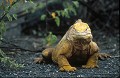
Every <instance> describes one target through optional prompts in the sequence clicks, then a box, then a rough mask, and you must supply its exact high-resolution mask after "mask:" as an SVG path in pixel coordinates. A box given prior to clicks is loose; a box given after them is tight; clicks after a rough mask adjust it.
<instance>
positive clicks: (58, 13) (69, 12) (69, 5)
mask: <svg viewBox="0 0 120 78" xmlns="http://www.w3.org/2000/svg"><path fill="white" fill-rule="evenodd" d="M47 3H49V2H46V4H47ZM52 3H54V4H55V3H61V4H62V6H63V8H61V9H60V10H59V9H55V10H53V11H50V10H48V9H47V8H46V12H47V13H46V14H42V15H41V17H40V18H41V20H42V21H44V20H46V19H54V21H55V23H56V25H57V26H60V17H63V18H70V17H71V16H73V15H74V16H76V15H77V11H76V10H77V8H78V7H79V2H78V1H72V0H65V1H63V2H62V1H60V0H58V1H55V0H53V1H52ZM47 6H48V5H46V7H47ZM54 7H55V6H54Z"/></svg>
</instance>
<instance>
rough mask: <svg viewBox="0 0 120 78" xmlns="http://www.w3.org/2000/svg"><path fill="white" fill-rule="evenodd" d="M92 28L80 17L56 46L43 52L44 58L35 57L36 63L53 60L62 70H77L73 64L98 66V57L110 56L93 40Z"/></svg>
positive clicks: (89, 66) (90, 66) (87, 66)
mask: <svg viewBox="0 0 120 78" xmlns="http://www.w3.org/2000/svg"><path fill="white" fill-rule="evenodd" d="M92 39H93V36H92V33H91V29H90V27H89V26H88V24H87V23H84V22H82V21H81V19H78V20H77V21H76V22H75V23H74V24H73V25H72V26H71V27H70V28H69V30H68V31H67V32H66V34H65V35H64V36H63V38H62V39H61V40H60V42H59V43H58V44H57V45H56V46H55V47H54V48H47V49H45V50H43V52H42V56H43V57H42V58H35V60H34V62H35V63H41V62H43V61H50V60H52V61H53V62H54V63H56V64H58V66H59V68H60V69H59V70H60V71H75V70H76V67H73V66H72V64H79V65H81V66H82V68H95V67H98V65H97V62H98V59H103V58H107V57H110V55H109V54H106V53H100V52H99V47H98V45H97V44H96V43H95V42H94V41H93V40H92Z"/></svg>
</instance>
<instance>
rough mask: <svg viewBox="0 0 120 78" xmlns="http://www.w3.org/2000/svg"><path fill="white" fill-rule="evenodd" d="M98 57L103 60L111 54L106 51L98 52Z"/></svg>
mask: <svg viewBox="0 0 120 78" xmlns="http://www.w3.org/2000/svg"><path fill="white" fill-rule="evenodd" d="M98 57H99V59H100V60H104V59H105V58H110V57H111V56H110V55H109V54H106V53H100V54H99V55H98Z"/></svg>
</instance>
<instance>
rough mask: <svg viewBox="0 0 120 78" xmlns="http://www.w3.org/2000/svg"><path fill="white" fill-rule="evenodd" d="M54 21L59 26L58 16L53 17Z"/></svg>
mask: <svg viewBox="0 0 120 78" xmlns="http://www.w3.org/2000/svg"><path fill="white" fill-rule="evenodd" d="M55 22H56V24H57V26H59V25H60V18H59V17H56V18H55Z"/></svg>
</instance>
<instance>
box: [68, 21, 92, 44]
mask: <svg viewBox="0 0 120 78" xmlns="http://www.w3.org/2000/svg"><path fill="white" fill-rule="evenodd" d="M67 37H68V39H69V40H72V41H80V42H81V43H89V42H91V40H92V34H91V29H90V27H89V26H88V24H87V23H84V22H82V21H81V20H80V19H78V20H77V21H76V22H75V23H74V24H73V25H72V26H71V28H70V30H69V32H68V36H67Z"/></svg>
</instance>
